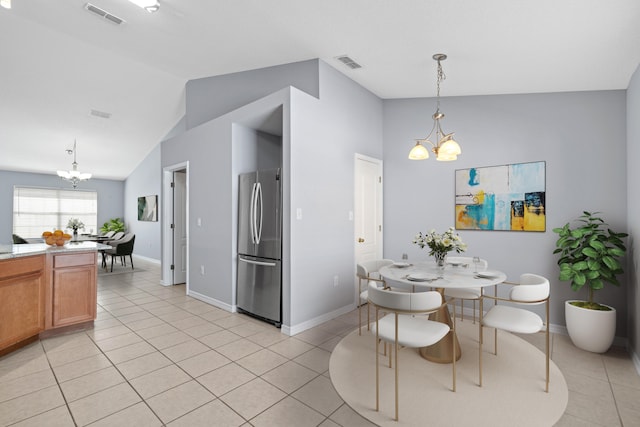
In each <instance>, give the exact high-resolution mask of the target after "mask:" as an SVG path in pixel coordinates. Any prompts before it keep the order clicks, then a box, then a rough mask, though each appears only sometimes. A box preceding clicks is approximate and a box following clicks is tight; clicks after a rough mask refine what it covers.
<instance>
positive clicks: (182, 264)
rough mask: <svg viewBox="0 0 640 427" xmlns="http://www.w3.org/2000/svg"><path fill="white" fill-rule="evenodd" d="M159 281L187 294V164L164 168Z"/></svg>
mask: <svg viewBox="0 0 640 427" xmlns="http://www.w3.org/2000/svg"><path fill="white" fill-rule="evenodd" d="M162 222H163V227H162V231H163V239H162V241H163V245H162V284H163V285H165V286H172V285H178V284H183V283H186V292H187V294H189V165H188V162H186V163H180V164H177V165H173V166H169V167H166V168H164V169H163V216H162Z"/></svg>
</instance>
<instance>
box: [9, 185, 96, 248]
mask: <svg viewBox="0 0 640 427" xmlns="http://www.w3.org/2000/svg"><path fill="white" fill-rule="evenodd" d="M71 218H78V219H79V220H80V221H82V222H83V223H84V232H85V233H91V232H94V231H95V232H97V230H98V193H97V192H96V191H84V190H62V189H53V188H34V187H14V188H13V233H14V234H17V235H18V236H21V237H26V238H29V237H40V236H41V235H42V232H43V231H46V230H50V231H53V230H55V229H60V230H64V229H66V228H67V223H68V222H69V219H71Z"/></svg>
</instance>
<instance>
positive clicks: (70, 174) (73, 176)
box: [58, 140, 91, 188]
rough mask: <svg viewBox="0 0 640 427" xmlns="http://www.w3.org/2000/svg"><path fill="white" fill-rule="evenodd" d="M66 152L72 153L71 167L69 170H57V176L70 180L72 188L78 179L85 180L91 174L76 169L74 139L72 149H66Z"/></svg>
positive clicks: (75, 185)
mask: <svg viewBox="0 0 640 427" xmlns="http://www.w3.org/2000/svg"><path fill="white" fill-rule="evenodd" d="M67 154H73V163H71V165H72V166H73V167H72V169H71V170H70V171H58V176H59V177H60V178H62V179H64V180H65V181H69V182H71V185H72V186H73V188H76V187H77V186H78V183H79V182H80V181H86V180H87V179H89V178H91V174H90V173H80V171H78V162H76V141H75V140H74V141H73V150H67Z"/></svg>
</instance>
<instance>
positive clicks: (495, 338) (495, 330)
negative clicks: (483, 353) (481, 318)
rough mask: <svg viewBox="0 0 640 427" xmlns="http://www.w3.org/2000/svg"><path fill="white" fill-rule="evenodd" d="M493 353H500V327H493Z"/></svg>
mask: <svg viewBox="0 0 640 427" xmlns="http://www.w3.org/2000/svg"><path fill="white" fill-rule="evenodd" d="M493 354H495V355H496V356H497V355H498V328H493Z"/></svg>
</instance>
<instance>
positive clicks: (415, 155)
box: [409, 53, 462, 162]
mask: <svg viewBox="0 0 640 427" xmlns="http://www.w3.org/2000/svg"><path fill="white" fill-rule="evenodd" d="M433 59H434V60H436V61H437V62H438V74H437V76H438V83H437V92H436V99H437V107H436V112H435V113H433V116H432V117H433V127H432V128H431V132H429V135H427V137H426V138H423V139H416V145H414V147H413V148H412V149H411V151H410V152H409V159H411V160H424V159H428V158H429V150H427V148H426V147H425V146H424V145H423V144H424V143H429V144H430V145H431V151H433V152H434V153H435V155H436V160H440V161H443V162H449V161H451V160H456V159H457V158H458V154H461V153H462V150H461V149H460V146H459V145H458V143H457V142H456V141H455V140H454V139H453V132H451V133H445V132H444V131H443V130H442V126H441V125H440V120H442V119H443V118H444V113H442V112H440V82H442V80H444V79H446V78H447V77H446V76H445V75H444V72H443V71H442V64H441V63H440V62H441V61H444V60H445V59H447V55H445V54H443V53H436V54H435V55H433ZM434 131H435V135H434V140H435V141H437V142H438V143H437V144H434V143H433V142H432V141H431V140H430V139H429V138H431V135H432V134H433V133H434Z"/></svg>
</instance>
